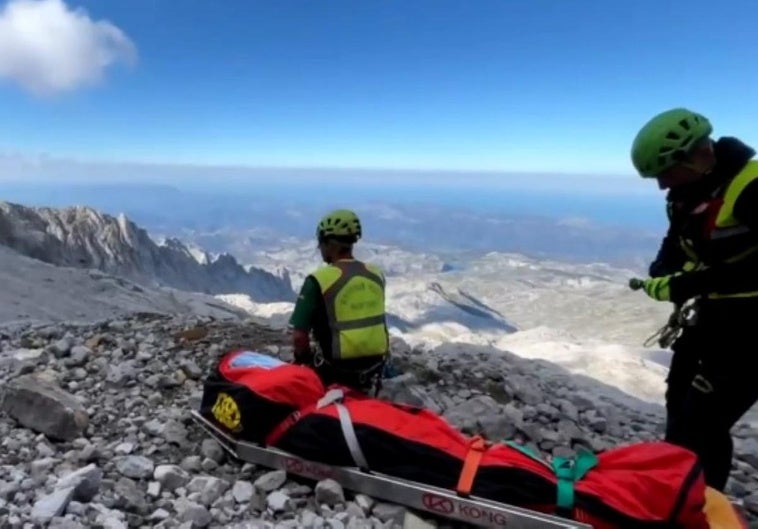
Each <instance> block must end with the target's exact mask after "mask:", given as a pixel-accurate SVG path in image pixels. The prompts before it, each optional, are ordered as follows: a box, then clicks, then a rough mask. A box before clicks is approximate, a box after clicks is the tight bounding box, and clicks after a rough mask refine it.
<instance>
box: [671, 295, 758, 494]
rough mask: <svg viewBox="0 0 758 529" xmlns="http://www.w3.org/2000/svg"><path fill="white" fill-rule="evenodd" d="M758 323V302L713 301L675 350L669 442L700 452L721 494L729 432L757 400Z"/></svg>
mask: <svg viewBox="0 0 758 529" xmlns="http://www.w3.org/2000/svg"><path fill="white" fill-rule="evenodd" d="M751 320H753V321H751ZM756 322H758V303H756V302H744V301H740V302H733V301H717V302H712V303H710V304H708V305H705V306H704V307H702V308H701V310H700V314H699V317H698V323H697V325H696V326H693V327H687V328H685V330H684V332H683V333H682V335H681V336H680V337H679V339H678V340H677V341H676V342H675V343H674V344H673V346H672V350H673V351H674V355H673V358H672V360H671V366H670V370H669V376H668V379H667V382H668V387H667V391H666V411H667V421H666V437H665V438H666V440H667V441H669V442H671V443H674V444H677V445H680V446H684V447H686V448H688V449H690V450H692V451H693V452H695V453H696V454H698V456H699V458H700V461H701V464H702V466H703V471H704V473H705V480H706V483H707V484H708V485H709V486H711V487H713V488H715V489H717V490H720V491H723V490H724V488H725V487H726V483H727V481H728V479H729V473H730V471H731V465H732V457H733V450H734V448H733V443H732V437H731V433H730V430H731V428H732V427H733V426H734V424H735V423H736V422H737V421H738V420H739V419H740V418H741V417H742V416H743V415H744V414H745V413H746V412H747V411H748V410H749V409H750V408H751V407H752V406H753V405H754V404H755V403H756V401H758V372H757V371H756V369H758V341H757V340H756V336H755V334H754V332H755V331H754V330H753V329H752V328H751V325H752V326H753V327H754V326H755V323H756Z"/></svg>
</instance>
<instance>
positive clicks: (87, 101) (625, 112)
mask: <svg viewBox="0 0 758 529" xmlns="http://www.w3.org/2000/svg"><path fill="white" fill-rule="evenodd" d="M6 4H7V2H0V6H5V5H6ZM66 5H67V6H68V7H69V8H75V7H83V8H85V9H86V11H87V15H88V16H89V17H91V18H92V19H93V20H101V19H106V20H108V21H109V22H111V23H112V24H113V25H115V26H116V27H117V28H119V29H120V30H121V31H122V32H123V34H124V35H125V36H126V38H128V40H129V41H130V42H131V43H132V45H133V47H134V49H135V50H136V53H135V54H134V60H133V61H132V62H131V64H128V61H115V62H114V63H113V64H112V65H110V66H108V67H107V68H105V69H104V70H103V72H102V75H103V80H102V81H101V82H100V83H96V84H94V85H82V86H73V82H72V87H71V89H68V90H60V91H55V90H50V91H48V93H45V94H40V93H35V92H34V91H32V90H30V89H28V87H25V86H24V85H23V84H22V83H19V82H16V81H15V80H14V79H13V78H12V77H13V73H11V74H9V73H8V72H9V71H11V70H9V68H8V66H7V64H6V67H5V68H4V67H3V61H6V63H8V61H10V59H9V58H8V56H9V55H12V54H13V53H19V50H18V49H16V48H13V49H10V46H11V45H10V44H8V42H7V39H6V41H4V40H3V38H2V37H1V36H0V120H1V122H2V126H1V127H0V154H2V153H16V154H19V153H20V154H21V155H23V156H26V155H30V156H36V155H39V154H42V153H44V154H48V155H50V156H53V157H61V158H77V159H82V160H97V161H142V162H148V163H152V162H156V163H182V164H185V163H186V164H217V165H251V166H284V167H293V166H294V167H312V166H313V167H366V168H407V169H415V168H424V169H454V170H455V169H472V170H503V171H541V172H569V173H596V174H613V175H618V177H619V178H623V177H624V176H626V177H627V178H630V177H631V176H630V175H631V171H632V168H631V165H630V162H629V155H628V152H629V145H630V142H631V140H632V138H633V136H634V134H635V133H636V130H637V128H638V127H639V126H640V125H641V124H642V122H644V120H646V119H647V118H648V117H649V116H650V115H652V114H653V113H655V112H657V111H659V110H662V109H665V108H668V107H671V106H678V105H684V106H691V107H693V108H696V109H698V110H700V111H701V112H704V113H706V114H707V115H708V116H709V117H711V118H712V120H713V121H714V125H715V127H716V134H717V135H736V136H740V137H741V138H743V139H744V140H745V141H747V142H750V143H754V144H757V145H758V127H757V126H756V124H757V123H758V107H756V106H755V105H754V102H755V93H756V90H758V88H757V87H758V70H757V69H756V68H755V67H754V66H755V65H756V64H758V60H757V59H758V45H756V42H757V41H756V34H755V24H754V21H755V20H756V16H757V15H758V3H756V2H754V1H748V0H737V1H733V2H729V4H728V5H727V4H726V3H719V4H714V3H713V2H705V1H702V0H690V1H679V0H677V1H668V2H666V1H652V0H636V1H628V2H609V1H599V0H598V1H590V0H586V1H578V0H577V1H573V2H568V1H560V0H524V1H508V0H497V1H490V0H476V1H470V0H467V1H466V0H460V1H448V0H402V1H400V0H384V1H376V0H352V1H342V0H322V1H305V0H302V1H290V0H270V1H266V2H262V1H252V0H224V1H223V2H216V3H212V2H208V1H204V2H201V1H199V0H181V1H168V0H163V1H161V2H156V1H155V0H128V1H126V0H122V1H120V2H116V1H109V2H103V1H94V0H87V1H74V0H70V1H69V2H67V4H66ZM212 6H221V7H212ZM0 19H1V17H0ZM6 34H8V33H7V32H6ZM77 34H78V33H77ZM40 38H42V39H43V38H44V32H43V36H42V37H40ZM21 42H22V43H23V42H24V41H23V39H22V41H21ZM34 42H35V43H39V41H38V40H35V41H34ZM4 43H5V46H6V49H5V50H4V49H3V45H4ZM15 46H18V42H16V43H15ZM43 48H44V47H43ZM68 49H69V48H65V47H64V46H63V45H60V43H59V42H57V41H56V43H54V44H53V45H52V47H50V48H49V50H50V51H51V52H52V53H59V54H63V53H64V52H66V50H68ZM70 49H72V50H80V48H76V47H75V46H74V47H71V48H70ZM40 53H41V52H40ZM72 55H74V56H73V57H68V58H67V57H61V56H57V57H55V60H52V62H48V63H43V65H44V64H50V65H53V66H50V68H54V67H55V68H57V67H60V64H61V61H65V60H74V61H76V60H79V61H80V62H81V61H84V59H82V57H83V56H86V54H83V53H81V51H79V52H78V53H75V54H72ZM95 57H96V56H95ZM9 64H16V70H15V71H16V72H17V73H18V72H19V71H20V72H21V74H18V75H22V74H23V75H27V79H28V78H29V76H32V75H34V72H32V73H29V72H28V71H26V72H24V71H23V70H19V68H21V67H19V66H18V64H19V62H18V61H16V62H15V63H13V62H12V61H11V62H10V63H9ZM77 67H78V68H84V67H83V66H82V65H81V64H79V65H78V66H76V65H73V66H72V68H77ZM46 71H47V70H46V69H45V68H42V69H41V70H40V72H41V73H39V72H38V74H39V75H43V76H44V75H45V72H46ZM72 71H78V70H72ZM18 75H17V76H16V78H18ZM631 178H634V177H631Z"/></svg>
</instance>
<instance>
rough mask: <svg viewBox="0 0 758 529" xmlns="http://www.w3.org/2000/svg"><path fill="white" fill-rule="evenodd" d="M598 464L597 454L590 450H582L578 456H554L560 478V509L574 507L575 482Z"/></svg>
mask: <svg viewBox="0 0 758 529" xmlns="http://www.w3.org/2000/svg"><path fill="white" fill-rule="evenodd" d="M597 464H598V459H597V456H596V455H595V454H594V453H593V452H590V451H589V450H580V451H579V453H577V455H576V457H556V458H553V470H554V471H555V475H556V476H557V478H558V498H557V502H556V503H557V505H558V508H559V509H564V510H570V509H573V508H574V492H575V491H574V483H576V482H577V481H579V480H580V479H582V478H583V477H584V476H585V475H586V474H587V472H589V471H590V470H592V469H593V468H594V467H595V466H597Z"/></svg>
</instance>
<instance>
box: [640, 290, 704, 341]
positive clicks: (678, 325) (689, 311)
mask: <svg viewBox="0 0 758 529" xmlns="http://www.w3.org/2000/svg"><path fill="white" fill-rule="evenodd" d="M696 321H697V298H695V299H692V300H689V301H687V302H685V303H684V304H681V305H676V306H675V307H674V312H672V313H671V316H669V321H668V322H667V323H666V325H664V326H663V327H661V328H660V329H658V330H657V331H656V332H655V333H653V334H652V335H651V336H650V337H648V339H647V340H645V341H644V342H643V346H645V347H652V346H653V344H654V343H656V342H657V343H658V345H659V346H660V347H661V348H663V349H668V348H669V347H671V345H672V344H673V343H674V342H675V341H676V340H677V338H679V336H680V335H681V334H682V329H683V328H684V327H689V326H691V325H694V324H695V322H696Z"/></svg>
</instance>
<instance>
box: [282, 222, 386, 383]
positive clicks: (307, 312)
mask: <svg viewBox="0 0 758 529" xmlns="http://www.w3.org/2000/svg"><path fill="white" fill-rule="evenodd" d="M361 235H362V231H361V223H360V220H359V219H358V216H357V215H356V214H355V213H354V212H353V211H350V210H346V209H340V210H335V211H332V212H331V213H329V214H327V215H326V216H325V217H324V218H322V219H321V221H320V222H319V224H318V227H317V229H316V238H317V240H318V247H319V250H320V251H321V257H322V259H323V260H324V262H325V263H326V265H325V266H322V267H321V268H318V269H317V270H315V271H313V272H312V273H311V274H309V275H308V276H307V277H306V278H305V281H304V282H303V286H302V288H301V290H300V295H299V296H298V299H297V303H296V305H295V310H294V312H293V314H292V317H291V318H290V322H289V323H290V327H291V328H292V330H293V333H292V340H293V347H294V354H295V363H298V364H305V365H309V366H311V367H313V368H314V369H315V370H316V372H317V373H318V374H319V376H320V377H321V379H322V381H323V383H324V384H325V385H329V384H332V383H339V384H343V385H346V386H350V387H353V388H355V389H359V390H361V391H370V390H371V389H372V387H373V388H374V389H375V390H376V391H377V392H378V390H379V385H380V381H381V374H382V370H383V368H384V364H385V361H386V359H387V356H388V354H389V333H388V331H387V325H386V317H385V279H384V274H383V273H382V271H381V270H380V269H379V268H378V267H376V266H375V265H372V264H368V263H364V262H361V261H359V260H357V259H355V258H354V257H353V252H352V249H353V244H355V242H357V241H358V239H360V237H361ZM311 331H313V335H314V337H315V339H316V342H317V345H316V348H315V350H314V349H312V348H311V341H310V332H311Z"/></svg>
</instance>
